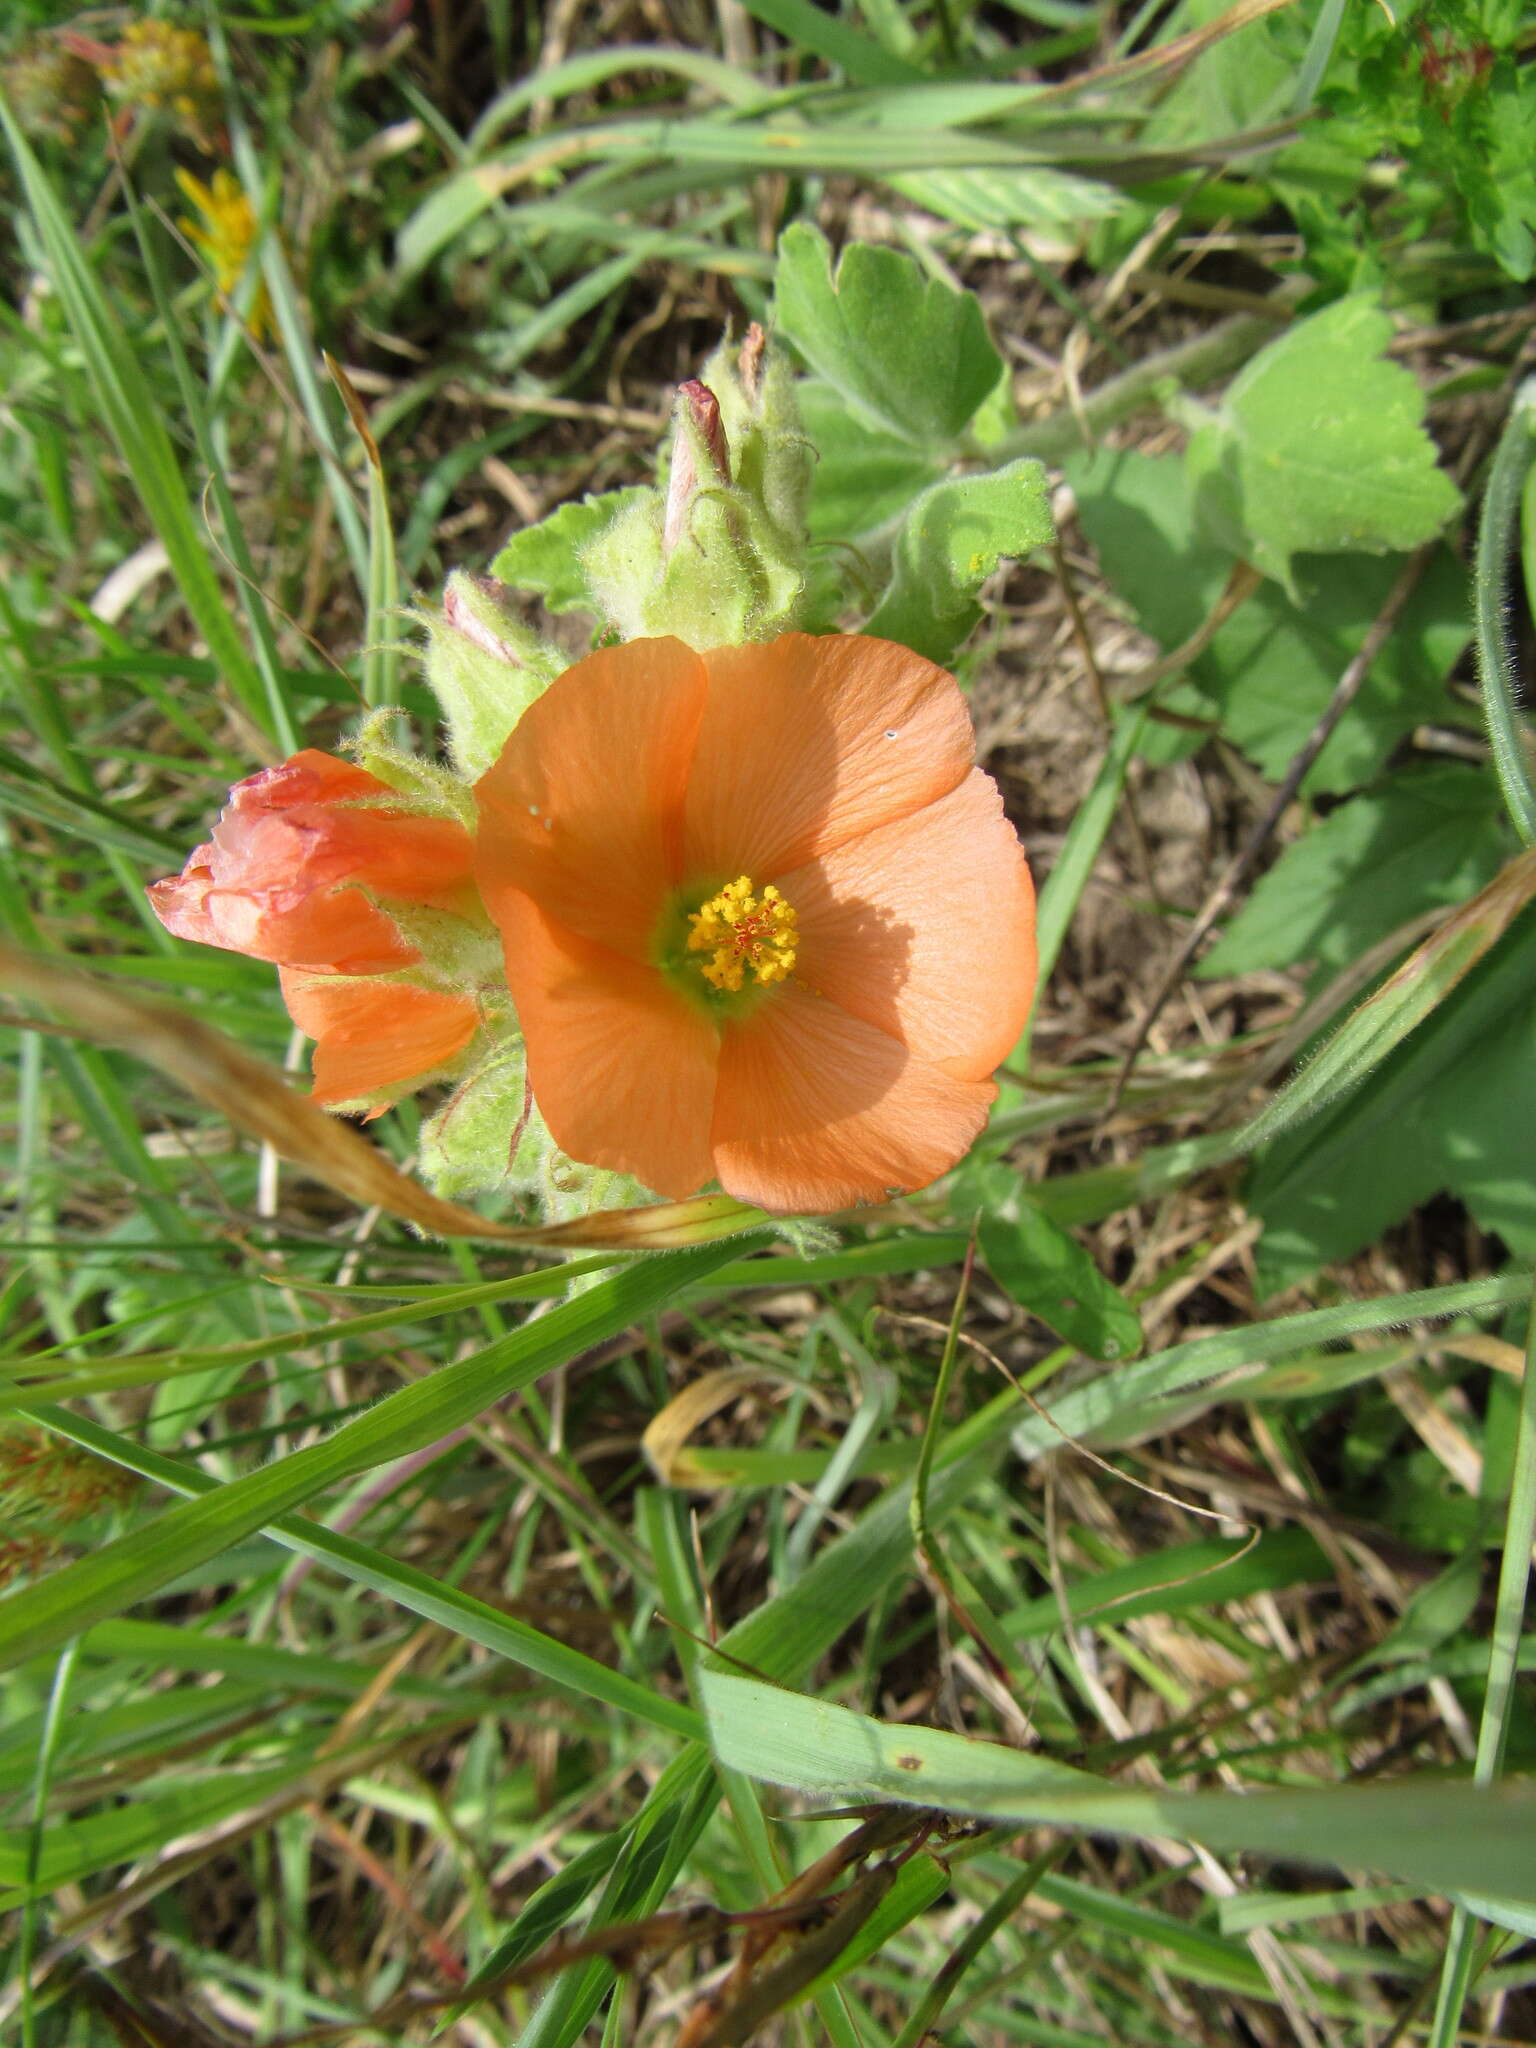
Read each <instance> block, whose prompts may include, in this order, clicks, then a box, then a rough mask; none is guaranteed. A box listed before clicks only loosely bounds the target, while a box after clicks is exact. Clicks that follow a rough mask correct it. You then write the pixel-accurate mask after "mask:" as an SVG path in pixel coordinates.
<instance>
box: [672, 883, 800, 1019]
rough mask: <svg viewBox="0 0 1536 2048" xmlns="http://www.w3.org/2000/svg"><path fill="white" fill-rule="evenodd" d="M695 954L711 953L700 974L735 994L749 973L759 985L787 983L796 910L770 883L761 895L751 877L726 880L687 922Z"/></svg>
mask: <svg viewBox="0 0 1536 2048" xmlns="http://www.w3.org/2000/svg"><path fill="white" fill-rule="evenodd" d="M688 923H689V926H690V927H691V929H690V930H689V933H688V950H689V952H690V953H707V954H708V955H709V958H708V959H707V960H701V961H700V962H699V972H700V974H702V975H703V977H704V979H705V980H706V981H707V982H708V983H709V985H710V987H711V988H718V989H721V990H723V991H725V992H726V993H727V994H729V995H736V994H738V993H739V991H740V990H741V988H742V985H743V983H744V980H745V978H746V976H747V974H748V973H749V972H750V973H751V974H752V976H753V978H754V979H755V980H757V981H759V982H764V983H766V982H774V981H783V980H784V979H785V977H786V976H787V975H788V974H789V973H790V971H791V970H792V969H793V967H794V964H795V943H796V939H797V936H798V934H797V931H796V924H797V920H796V917H795V912H794V906H793V905H792V904H789V903H786V902H785V901H784V898H783V897H782V896H781V895H780V894H779V892H778V890H777V889H775V888H774V886H773V884H772V883H771V882H770V883H769V884H768V886H767V888H766V889H764V890H763V891H762V893H761V895H758V894H757V893H755V892H754V890H753V887H752V878H751V876H750V875H738V876H737V877H736V880H735V881H734V882H727V883H726V885H725V887H724V888H723V889H722V890H721V891H720V893H719V894H718V895H717V896H711V897H710V899H709V901H708V902H707V903H701V904H700V905H699V908H698V909H697V910H696V911H694V913H693V915H692V916H691V917H690V918H689V920H688Z"/></svg>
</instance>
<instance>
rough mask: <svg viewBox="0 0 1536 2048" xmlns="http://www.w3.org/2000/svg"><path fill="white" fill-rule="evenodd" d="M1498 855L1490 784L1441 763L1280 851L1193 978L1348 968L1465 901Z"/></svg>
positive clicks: (1500, 829)
mask: <svg viewBox="0 0 1536 2048" xmlns="http://www.w3.org/2000/svg"><path fill="white" fill-rule="evenodd" d="M1504 847H1505V833H1504V825H1503V813H1502V811H1501V809H1500V807H1499V801H1498V792H1497V790H1496V789H1495V788H1494V787H1493V784H1492V781H1491V779H1490V778H1489V777H1488V776H1487V775H1485V774H1483V773H1481V772H1480V771H1479V770H1477V769H1475V768H1469V767H1464V766H1462V765H1460V764H1459V763H1456V762H1444V763H1439V764H1437V765H1435V766H1433V767H1428V768H1421V769H1418V770H1415V771H1411V772H1409V773H1407V774H1403V775H1398V776H1394V777H1393V779H1392V780H1391V781H1390V782H1388V783H1386V784H1384V785H1383V786H1382V787H1381V788H1380V789H1378V790H1370V791H1367V792H1366V794H1364V795H1363V796H1357V797H1355V798H1354V800H1353V801H1352V802H1350V803H1347V804H1341V805H1340V806H1339V808H1338V809H1337V810H1336V811H1333V812H1331V813H1330V814H1329V816H1327V817H1326V818H1324V819H1322V820H1321V821H1320V822H1318V823H1316V824H1314V825H1313V826H1312V827H1311V828H1310V830H1309V831H1308V832H1307V833H1306V835H1305V837H1303V838H1301V839H1298V840H1297V841H1296V843H1295V845H1293V846H1288V847H1287V848H1286V850H1285V852H1284V853H1283V854H1282V855H1281V856H1280V858H1279V860H1278V861H1277V862H1276V863H1275V865H1274V866H1273V867H1272V868H1271V869H1270V871H1269V873H1268V874H1267V875H1265V876H1264V877H1263V879H1262V880H1261V881H1260V882H1259V884H1258V886H1257V888H1255V890H1254V892H1253V894H1252V896H1251V897H1250V898H1249V899H1248V902H1247V903H1246V905H1245V906H1244V907H1243V909H1242V911H1241V912H1240V913H1239V915H1238V916H1237V917H1236V918H1234V919H1233V921H1232V923H1231V924H1230V925H1229V926H1228V927H1227V930H1226V932H1225V934H1224V935H1223V937H1222V939H1221V940H1220V942H1219V943H1218V944H1217V945H1216V946H1215V947H1214V949H1213V950H1212V951H1211V952H1210V953H1209V954H1208V955H1207V957H1206V959H1205V961H1204V963H1203V964H1202V965H1201V967H1200V969H1199V972H1200V973H1201V974H1203V975H1207V976H1211V975H1221V974H1248V973H1251V972H1252V971H1253V970H1254V969H1255V968H1259V967H1289V966H1291V965H1292V964H1293V963H1294V962H1295V961H1298V960H1311V961H1315V962H1316V963H1317V965H1318V966H1319V967H1323V968H1328V969H1338V968H1341V967H1343V966H1346V965H1347V964H1348V963H1349V961H1351V960H1353V959H1354V958H1356V957H1357V956H1358V955H1359V954H1361V953H1363V952H1365V951H1366V950H1367V949H1368V948H1369V947H1371V946H1373V945H1374V944H1375V943H1376V942H1377V940H1379V939H1384V938H1386V936H1387V935H1388V933H1390V932H1392V931H1395V930H1396V929H1397V927H1398V926H1399V925H1401V924H1405V923H1406V922H1407V921H1408V920H1409V919H1410V918H1413V917H1417V916H1418V915H1419V914H1420V913H1421V912H1423V911H1426V910H1432V909H1435V908H1436V907H1438V906H1440V905H1449V904H1453V903H1459V902H1462V901H1463V900H1464V899H1465V898H1466V897H1468V896H1471V895H1473V894H1474V893H1475V892H1476V891H1477V890H1478V889H1480V888H1481V887H1482V886H1483V884H1484V883H1485V882H1487V881H1489V880H1491V878H1492V877H1493V875H1494V874H1495V873H1496V872H1497V871H1498V866H1499V862H1500V860H1501V858H1502V856H1503V853H1504Z"/></svg>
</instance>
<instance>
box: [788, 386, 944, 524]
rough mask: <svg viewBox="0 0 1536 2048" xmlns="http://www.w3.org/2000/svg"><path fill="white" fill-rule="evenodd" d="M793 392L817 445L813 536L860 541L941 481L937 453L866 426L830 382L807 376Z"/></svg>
mask: <svg viewBox="0 0 1536 2048" xmlns="http://www.w3.org/2000/svg"><path fill="white" fill-rule="evenodd" d="M795 397H796V398H797V399H798V401H799V404H800V417H801V419H802V421H803V423H804V426H805V431H806V436H807V438H808V439H809V441H810V443H811V445H812V447H813V448H814V449H815V450H816V462H815V466H814V468H813V469H812V472H811V503H810V511H809V515H808V524H809V527H810V532H811V537H812V539H813V540H819V541H861V540H863V539H864V537H865V536H866V535H870V534H877V533H879V532H880V531H881V530H882V529H883V528H886V527H889V526H894V525H895V524H896V522H897V521H898V520H899V519H900V518H901V516H902V514H903V513H904V512H905V511H906V509H907V507H908V506H909V505H910V504H911V502H912V500H913V499H914V498H915V497H916V496H917V494H918V492H919V491H922V490H926V488H927V487H928V485H929V484H931V483H936V482H937V481H938V477H939V464H938V462H937V461H936V459H935V458H934V457H933V456H931V455H925V454H923V453H922V452H921V451H920V450H918V449H916V448H914V447H913V446H912V444H911V442H910V441H905V440H901V439H898V437H897V436H896V435H894V434H882V433H879V432H877V431H876V430H875V429H874V428H872V427H867V426H866V425H865V424H864V422H863V421H862V420H860V419H858V418H856V417H855V415H854V414H853V413H851V412H850V411H849V410H848V407H847V405H846V404H845V402H844V400H843V398H842V395H841V394H840V393H839V392H837V391H834V390H833V389H832V387H831V385H830V384H823V383H822V382H821V380H820V379H819V378H816V377H807V378H805V379H803V380H802V381H801V383H800V384H799V385H797V387H796V390H795Z"/></svg>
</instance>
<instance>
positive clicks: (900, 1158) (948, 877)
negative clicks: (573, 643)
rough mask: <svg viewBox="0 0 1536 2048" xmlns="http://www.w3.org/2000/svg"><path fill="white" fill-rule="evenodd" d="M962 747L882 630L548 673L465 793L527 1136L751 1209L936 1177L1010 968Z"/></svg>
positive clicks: (1017, 986)
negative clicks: (723, 1193) (507, 1003)
mask: <svg viewBox="0 0 1536 2048" xmlns="http://www.w3.org/2000/svg"><path fill="white" fill-rule="evenodd" d="M973 753H974V742H973V739H972V734H971V726H970V720H969V718H968V716H967V713H966V708H965V702H964V699H963V698H962V697H961V695H960V692H959V689H958V688H957V687H956V685H955V682H954V679H953V678H952V677H951V676H948V675H946V674H945V672H944V671H943V670H942V669H939V668H935V667H934V665H933V664H932V663H931V662H928V661H925V660H923V659H922V658H921V657H920V656H918V655H915V654H912V653H910V652H909V651H908V650H907V649H906V648H904V647H898V646H895V645H893V644H892V643H891V642H889V641H884V640H872V639H862V638H857V637H846V638H827V639H815V638H812V637H811V636H809V635H807V634H803V633H790V634H786V635H784V636H783V638H781V639H778V640H775V641H773V642H771V643H770V644H768V645H766V646H762V645H758V646H747V647H726V648H717V649H715V650H713V651H712V652H710V653H707V654H702V655H701V654H695V653H694V652H692V651H691V650H690V649H689V648H687V647H685V646H684V645H683V644H682V642H681V641H678V640H635V641H630V642H629V643H628V644H626V645H624V646H619V647H612V648H606V649H603V650H602V651H600V652H599V653H597V654H593V655H590V656H589V657H588V658H587V659H586V660H585V661H582V662H579V663H578V664H577V665H576V666H575V667H574V668H573V669H570V670H568V671H567V672H566V674H565V675H563V676H562V677H561V678H560V680H559V681H558V682H556V683H555V684H554V685H553V686H552V687H551V688H550V689H549V690H547V691H546V692H545V693H544V695H543V696H542V697H540V698H539V699H538V700H537V701H536V702H535V703H534V704H533V705H532V707H531V708H530V709H529V710H528V711H527V712H525V713H524V715H523V718H522V720H521V721H520V723H519V724H518V726H517V728H516V730H515V731H514V732H513V734H512V736H511V738H510V739H509V740H508V742H507V745H506V748H505V750H504V751H503V753H502V755H501V758H500V759H499V760H498V761H497V763H496V765H495V766H494V767H493V768H492V769H490V770H489V772H488V773H487V774H486V775H485V776H483V777H482V778H481V781H480V782H479V784H478V786H477V789H476V796H477V800H478V802H479V805H480V821H481V824H480V838H479V842H478V847H477V855H476V864H477V871H478V874H479V879H480V887H481V893H482V895H483V896H484V898H485V901H486V905H487V907H488V908H489V910H490V912H491V915H492V917H493V918H494V919H495V921H496V923H497V924H498V925H499V926H500V928H501V934H502V940H503V945H504V948H505V953H506V971H507V981H508V984H509V986H510V988H511V991H512V996H513V1000H514V1002H515V1003H516V1006H517V1010H518V1015H519V1017H520V1019H521V1022H522V1027H523V1031H524V1034H525V1036H526V1040H527V1052H528V1072H529V1079H530V1082H531V1084H532V1089H533V1095H534V1099H535V1100H536V1102H537V1103H538V1105H539V1108H540V1109H541V1110H542V1112H543V1115H544V1118H545V1121H546V1122H547V1124H548V1125H549V1128H550V1131H551V1132H552V1133H553V1135H554V1137H555V1140H556V1142H557V1143H558V1144H559V1145H560V1146H562V1148H563V1149H564V1150H565V1151H566V1152H568V1153H569V1154H570V1155H571V1156H572V1157H573V1158H575V1159H579V1160H583V1161H586V1162H588V1163H590V1164H592V1165H595V1166H605V1167H611V1168H616V1169H618V1170H619V1171H622V1172H626V1173H631V1174H634V1175H635V1176H636V1177H637V1178H638V1179H639V1180H641V1181H643V1182H644V1183H645V1184H646V1186H648V1187H650V1188H653V1189H655V1190H656V1192H657V1193H658V1194H662V1195H667V1196H671V1197H681V1196H683V1195H687V1194H690V1193H692V1192H693V1191H694V1189H696V1188H698V1187H699V1186H700V1185H701V1184H702V1183H703V1182H705V1181H708V1180H711V1179H717V1180H718V1181H719V1182H720V1184H721V1185H722V1186H723V1187H724V1188H725V1189H726V1190H727V1192H728V1193H730V1194H732V1195H735V1196H737V1197H738V1198H740V1199H741V1200H744V1201H750V1202H756V1203H758V1204H760V1205H761V1206H763V1207H764V1208H768V1209H773V1210H779V1211H814V1210H829V1209H839V1208H846V1207H848V1206H850V1205H851V1204H853V1203H856V1202H875V1201H880V1200H883V1199H884V1198H885V1196H886V1195H887V1194H888V1193H890V1192H892V1191H896V1190H908V1189H912V1188H919V1187H924V1186H926V1185H927V1184H928V1182H930V1181H932V1180H934V1179H936V1178H937V1177H938V1175H940V1174H941V1173H944V1172H945V1171H946V1170H947V1169H948V1168H949V1167H951V1166H953V1165H954V1164H955V1162H956V1160H958V1159H959V1158H960V1157H961V1156H962V1154H963V1153H964V1152H965V1150H966V1148H967V1147H968V1146H969V1145H970V1143H971V1141H972V1140H973V1139H974V1137H975V1136H976V1134H977V1132H978V1131H979V1130H980V1129H981V1127H982V1124H983V1122H984V1121H985V1118H986V1113H987V1109H988V1106H989V1104H990V1103H991V1102H992V1100H993V1098H994V1095H995V1093H996V1091H995V1089H994V1087H993V1085H992V1082H991V1081H990V1079H989V1078H988V1077H989V1076H990V1075H991V1073H992V1071H993V1069H994V1068H995V1067H996V1066H997V1064H998V1062H999V1061H1000V1060H1001V1059H1003V1057H1004V1056H1005V1055H1006V1054H1007V1053H1008V1052H1009V1051H1010V1050H1011V1048H1012V1046H1013V1044H1014V1041H1015V1040H1016V1038H1017V1037H1018V1034H1019V1032H1020V1030H1021V1029H1022V1027H1023V1024H1024V1020H1025V1017H1026V1014H1027V1012H1028V1008H1029V1002H1030V998H1031V995H1032V993H1033V989H1034V979H1035V948H1034V918H1033V894H1032V891H1031V888H1030V881H1029V873H1028V870H1027V868H1026V867H1025V864H1024V856H1023V854H1022V852H1021V851H1020V849H1019V844H1018V841H1017V839H1016V838H1015V836H1014V833H1013V830H1012V827H1011V826H1010V825H1009V824H1008V823H1007V821H1006V819H1005V818H1004V816H1003V809H1002V803H1001V800H1000V798H999V796H998V793H997V789H996V787H995V786H994V784H993V783H992V781H991V780H990V779H989V778H988V777H987V776H985V775H983V774H981V773H980V772H979V771H978V770H977V769H975V768H974V767H973V766H972V760H973Z"/></svg>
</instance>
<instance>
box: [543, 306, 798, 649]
mask: <svg viewBox="0 0 1536 2048" xmlns="http://www.w3.org/2000/svg"><path fill="white" fill-rule="evenodd" d="M809 489H810V447H809V444H808V443H807V441H806V439H805V436H804V434H803V433H802V432H801V431H800V421H799V416H798V413H797V411H796V408H795V402H794V380H793V377H792V375H791V373H790V372H789V370H788V369H787V368H785V367H784V365H783V364H782V363H780V362H778V361H777V360H776V359H774V358H773V357H771V356H770V355H769V353H768V344H767V340H766V337H765V336H764V335H763V332H762V330H761V328H754V329H753V330H752V331H751V332H749V334H748V336H747V339H746V341H745V342H744V343H742V344H741V346H740V351H739V354H738V352H737V351H736V349H735V348H733V347H732V346H731V345H730V344H722V345H721V347H720V348H719V349H717V350H716V352H715V354H714V355H713V356H712V357H711V358H710V361H709V362H708V364H707V365H706V366H705V372H704V376H703V377H702V378H690V379H689V380H688V382H687V383H686V384H684V385H682V386H681V387H680V388H679V391H678V399H677V407H676V412H675V426H674V430H673V439H672V446H671V451H670V463H669V469H668V478H667V489H666V494H665V498H664V499H662V498H661V496H660V494H655V493H652V494H648V495H647V496H645V497H643V498H641V499H639V500H638V501H637V502H632V503H630V504H628V505H626V506H625V507H624V508H623V509H622V510H621V511H619V512H618V513H617V514H616V515H615V516H614V518H613V520H612V521H611V522H610V524H609V525H608V526H606V527H605V528H604V529H603V531H602V532H601V533H600V534H599V535H598V536H597V538H596V540H594V541H593V542H592V543H591V544H590V545H589V546H588V547H587V548H586V549H584V550H583V552H582V556H581V566H582V570H583V573H584V575H585V577H586V581H587V585H588V588H589V589H590V590H591V591H592V593H593V595H594V597H595V598H596V599H597V601H598V603H599V604H600V605H601V606H602V608H603V610H604V612H605V613H606V615H607V618H608V620H609V622H610V624H611V625H612V626H613V627H614V628H615V629H616V630H617V631H618V633H619V635H620V637H621V638H623V639H625V640H639V639H646V638H658V637H660V636H662V635H664V634H671V635H673V636H675V637H676V638H677V639H679V640H683V641H686V642H687V644H688V645H689V646H690V647H695V648H700V649H703V648H708V647H732V646H736V647H739V646H742V645H743V644H745V643H746V642H748V641H753V640H768V639H772V638H773V637H774V636H775V635H777V634H779V633H783V632H787V631H788V630H789V629H790V628H791V627H793V626H794V625H795V624H796V623H797V622H798V619H799V616H800V609H801V602H802V599H803V598H804V595H805V589H806V554H807V547H808V540H807V535H806V529H805V517H804V513H805V501H806V497H807V494H808V492H809Z"/></svg>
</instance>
